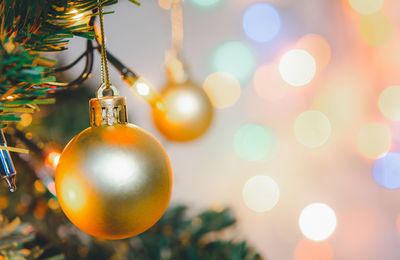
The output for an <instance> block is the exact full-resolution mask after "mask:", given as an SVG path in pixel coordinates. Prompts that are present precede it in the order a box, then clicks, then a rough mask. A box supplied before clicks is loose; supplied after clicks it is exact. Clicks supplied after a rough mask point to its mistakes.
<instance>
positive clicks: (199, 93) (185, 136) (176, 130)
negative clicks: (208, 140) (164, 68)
mask: <svg viewBox="0 0 400 260" xmlns="http://www.w3.org/2000/svg"><path fill="white" fill-rule="evenodd" d="M161 97H162V100H163V102H164V103H163V106H162V107H159V106H154V107H153V120H154V123H155V125H156V127H157V128H158V130H159V131H160V132H161V133H162V134H163V135H164V136H165V137H166V138H167V139H169V140H171V141H178V142H186V141H191V140H194V139H196V138H198V137H200V136H202V135H203V134H204V133H205V132H206V131H207V129H208V128H209V127H210V125H211V122H212V119H213V115H214V109H213V107H212V104H211V102H210V100H209V98H208V96H207V94H206V93H205V92H204V91H203V89H202V88H201V87H199V86H197V85H195V84H193V83H192V82H190V81H186V82H184V83H176V82H173V81H172V82H170V83H169V84H168V85H167V86H166V87H165V88H164V89H163V90H162V92H161Z"/></svg>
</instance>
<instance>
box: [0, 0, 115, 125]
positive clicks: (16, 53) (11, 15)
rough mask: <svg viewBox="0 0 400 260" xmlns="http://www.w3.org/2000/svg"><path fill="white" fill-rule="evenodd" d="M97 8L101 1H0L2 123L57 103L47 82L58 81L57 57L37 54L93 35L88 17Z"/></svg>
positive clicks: (107, 2)
mask: <svg viewBox="0 0 400 260" xmlns="http://www.w3.org/2000/svg"><path fill="white" fill-rule="evenodd" d="M116 2H117V0H103V3H104V5H112V4H115V3H116ZM97 6H98V1H97V0H74V1H69V0H1V1H0V127H4V126H6V125H7V124H8V123H10V122H15V121H19V120H20V115H21V113H33V112H35V111H37V110H38V104H46V103H51V102H54V100H53V99H49V98H48V94H49V92H51V91H52V89H51V88H49V86H48V83H50V82H52V81H55V80H56V79H55V73H54V64H55V63H56V61H52V60H48V59H46V58H44V57H41V56H40V55H39V54H40V52H58V51H62V50H65V49H66V48H67V47H66V45H67V44H68V41H69V39H70V38H72V37H73V36H80V37H84V38H88V39H93V37H94V31H93V26H90V25H89V19H90V17H92V16H93V15H97V13H96V10H97Z"/></svg>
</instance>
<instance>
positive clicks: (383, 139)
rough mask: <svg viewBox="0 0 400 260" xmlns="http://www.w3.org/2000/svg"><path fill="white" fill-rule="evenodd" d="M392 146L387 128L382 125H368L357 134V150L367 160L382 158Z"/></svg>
mask: <svg viewBox="0 0 400 260" xmlns="http://www.w3.org/2000/svg"><path fill="white" fill-rule="evenodd" d="M391 144H392V135H391V133H390V129H389V127H387V126H386V125H385V124H382V123H368V124H366V125H364V126H363V127H361V129H360V130H359V131H358V134H357V148H358V150H359V152H360V153H361V154H362V155H364V156H365V157H367V158H370V159H377V158H379V157H382V156H384V155H385V154H386V153H387V152H388V151H389V149H390V146H391Z"/></svg>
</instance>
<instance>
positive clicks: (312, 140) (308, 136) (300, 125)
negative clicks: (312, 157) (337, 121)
mask: <svg viewBox="0 0 400 260" xmlns="http://www.w3.org/2000/svg"><path fill="white" fill-rule="evenodd" d="M294 134H295V136H296V139H297V141H298V142H299V143H301V144H303V145H304V146H307V147H310V148H315V147H319V146H321V145H323V144H324V143H325V142H326V141H327V140H328V138H329V136H330V135H331V123H330V122H329V119H328V117H326V116H325V115H324V114H323V113H322V112H320V111H317V110H308V111H305V112H303V113H301V114H300V115H299V116H298V117H297V118H296V120H295V122H294Z"/></svg>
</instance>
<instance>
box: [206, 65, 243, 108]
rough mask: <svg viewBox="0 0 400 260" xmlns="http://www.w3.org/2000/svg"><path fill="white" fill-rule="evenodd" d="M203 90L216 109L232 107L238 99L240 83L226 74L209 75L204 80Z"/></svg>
mask: <svg viewBox="0 0 400 260" xmlns="http://www.w3.org/2000/svg"><path fill="white" fill-rule="evenodd" d="M203 88H204V91H205V92H206V93H207V95H208V97H209V98H210V101H211V103H212V104H213V105H214V107H216V108H227V107H230V106H233V105H234V104H235V103H236V102H237V101H238V99H239V98H240V93H241V90H240V82H239V81H238V80H237V79H236V78H235V77H234V76H232V75H231V74H229V73H227V72H215V73H212V74H210V75H209V76H208V77H207V78H206V79H205V81H204V83H203Z"/></svg>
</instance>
